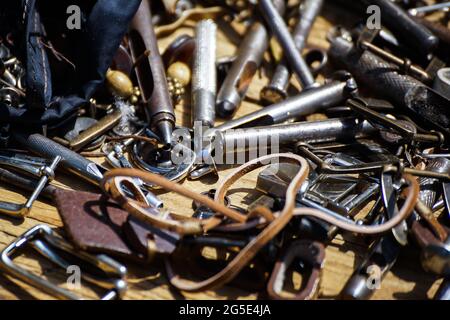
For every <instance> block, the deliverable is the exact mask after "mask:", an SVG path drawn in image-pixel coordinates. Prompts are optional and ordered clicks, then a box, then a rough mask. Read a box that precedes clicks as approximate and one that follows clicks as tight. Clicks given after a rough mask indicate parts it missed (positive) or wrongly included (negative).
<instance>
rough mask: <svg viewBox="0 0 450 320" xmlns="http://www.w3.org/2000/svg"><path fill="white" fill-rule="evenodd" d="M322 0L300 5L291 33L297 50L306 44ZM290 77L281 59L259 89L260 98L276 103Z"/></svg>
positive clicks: (308, 0) (286, 64) (284, 90)
mask: <svg viewBox="0 0 450 320" xmlns="http://www.w3.org/2000/svg"><path fill="white" fill-rule="evenodd" d="M322 5H323V0H305V1H303V2H302V3H301V5H300V20H299V22H298V24H297V26H296V27H295V29H294V32H293V33H292V37H293V39H294V43H295V46H296V47H297V50H298V52H300V53H301V52H302V51H303V49H304V48H305V46H306V40H307V38H308V35H309V33H310V31H311V28H312V26H313V24H314V21H315V20H316V17H317V16H318V15H319V13H320V11H321V9H322ZM290 78H291V72H290V70H289V67H288V62H287V61H286V59H283V60H282V61H281V62H280V63H279V64H278V66H277V68H276V69H275V73H274V75H273V77H272V80H271V81H270V83H269V84H268V85H267V86H265V87H264V88H263V89H262V90H261V99H263V100H265V101H268V102H271V103H276V102H279V101H281V100H284V99H285V98H286V97H287V92H286V90H287V87H288V85H289V80H290Z"/></svg>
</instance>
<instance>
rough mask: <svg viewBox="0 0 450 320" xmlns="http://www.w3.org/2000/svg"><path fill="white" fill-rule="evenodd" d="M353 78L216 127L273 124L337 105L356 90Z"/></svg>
mask: <svg viewBox="0 0 450 320" xmlns="http://www.w3.org/2000/svg"><path fill="white" fill-rule="evenodd" d="M355 87H356V84H355V82H354V80H353V79H349V80H347V81H332V82H330V83H328V84H325V85H323V86H321V87H318V88H313V89H310V90H308V91H303V92H302V93H300V94H299V95H297V96H294V97H291V98H288V99H286V100H284V101H281V102H279V103H276V104H273V105H270V106H268V107H265V108H263V109H261V110H258V111H256V112H253V113H250V114H248V115H246V116H243V117H241V118H238V119H235V120H231V121H228V122H225V123H224V124H222V125H220V126H217V127H216V128H215V129H216V130H219V131H225V130H228V129H234V128H239V127H241V128H242V127H254V126H263V125H272V124H277V123H282V122H284V121H287V120H290V119H295V118H297V117H300V116H305V115H309V114H313V113H315V112H317V111H320V110H322V109H324V108H327V107H331V106H335V105H337V104H339V103H341V102H343V101H344V100H345V99H346V98H348V97H349V94H350V92H351V90H355V89H356V88H355Z"/></svg>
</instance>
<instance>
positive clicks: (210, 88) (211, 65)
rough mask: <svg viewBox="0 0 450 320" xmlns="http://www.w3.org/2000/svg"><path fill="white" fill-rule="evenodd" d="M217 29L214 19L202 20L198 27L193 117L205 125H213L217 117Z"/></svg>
mask: <svg viewBox="0 0 450 320" xmlns="http://www.w3.org/2000/svg"><path fill="white" fill-rule="evenodd" d="M216 30H217V26H216V24H215V23H214V21H212V20H202V21H200V22H199V23H198V24H197V28H196V31H195V32H196V44H195V51H194V63H193V68H192V71H193V73H192V117H193V119H192V120H193V122H194V123H195V122H197V121H200V122H201V123H202V125H203V126H206V127H212V126H214V121H215V117H216V112H215V108H216V106H215V99H216V90H217V74H216Z"/></svg>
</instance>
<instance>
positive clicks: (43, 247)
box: [0, 224, 127, 300]
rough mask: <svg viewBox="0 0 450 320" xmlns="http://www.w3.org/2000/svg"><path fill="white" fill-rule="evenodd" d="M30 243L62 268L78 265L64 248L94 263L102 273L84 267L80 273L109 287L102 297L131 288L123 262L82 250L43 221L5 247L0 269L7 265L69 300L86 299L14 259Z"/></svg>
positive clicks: (115, 295) (24, 278)
mask: <svg viewBox="0 0 450 320" xmlns="http://www.w3.org/2000/svg"><path fill="white" fill-rule="evenodd" d="M27 245H30V246H31V247H32V248H33V249H34V250H36V251H37V252H38V253H40V254H41V255H42V256H44V257H45V258H47V259H49V260H50V261H51V262H53V263H54V264H56V265H58V266H60V267H61V268H64V269H67V268H68V267H69V266H71V265H74V263H70V262H69V261H67V260H66V259H65V258H63V257H62V256H60V255H59V254H58V252H64V253H65V254H68V255H70V256H72V257H74V258H76V261H78V262H83V263H84V264H89V265H90V266H91V267H94V268H96V269H97V270H98V271H100V272H101V273H102V276H100V275H97V274H89V273H88V272H87V271H86V270H84V269H83V270H82V272H81V274H80V276H81V278H82V279H84V280H85V281H87V282H89V283H91V284H94V285H96V286H99V287H101V288H104V289H108V290H109V291H108V292H107V293H106V294H105V295H104V296H102V297H101V299H102V300H112V299H118V298H121V297H122V296H123V294H124V293H125V291H126V289H127V283H126V281H125V279H126V275H127V269H126V268H125V267H124V266H123V265H121V264H119V263H118V262H116V261H114V260H113V259H111V258H109V257H107V256H105V255H98V256H94V255H91V254H88V253H85V252H82V251H79V250H78V249H76V248H74V247H73V246H72V245H71V244H69V243H68V242H67V241H65V240H64V239H63V238H61V237H60V236H58V235H57V233H56V232H55V231H54V230H53V229H52V228H50V227H49V226H47V225H43V224H41V225H37V226H35V227H33V228H31V229H30V230H28V231H27V232H25V233H24V234H23V235H21V236H20V237H18V238H17V239H16V240H15V241H13V242H12V243H11V244H10V245H8V246H7V247H6V248H5V249H4V250H3V251H2V253H1V261H0V269H3V270H4V271H5V272H6V273H8V274H10V275H12V276H14V277H16V278H18V279H20V280H22V281H23V282H25V283H27V284H29V285H31V286H33V287H35V288H37V289H40V290H42V291H44V292H46V293H48V294H50V295H52V296H54V297H56V298H59V299H69V300H81V299H83V298H82V297H79V296H77V295H76V294H74V293H72V292H71V291H69V290H66V289H64V288H60V287H58V286H56V285H55V284H52V283H50V282H49V281H48V280H45V279H43V278H42V277H39V276H37V275H35V274H33V273H31V272H29V271H27V270H25V269H23V268H21V267H20V266H19V265H17V264H15V263H14V262H13V260H12V259H13V257H14V256H16V255H17V254H18V253H19V251H21V250H22V249H24V248H25V247H26V246H27Z"/></svg>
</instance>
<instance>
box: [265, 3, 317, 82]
mask: <svg viewBox="0 0 450 320" xmlns="http://www.w3.org/2000/svg"><path fill="white" fill-rule="evenodd" d="M259 8H260V11H261V12H262V15H263V17H264V19H265V21H266V23H267V24H268V25H269V27H270V29H271V30H272V32H273V34H274V35H275V36H276V38H277V40H278V41H279V43H280V45H281V46H282V48H283V54H284V56H285V58H286V60H287V61H288V62H289V65H290V67H291V68H292V70H293V71H294V73H295V74H296V75H297V77H298V80H299V81H300V83H301V85H302V87H303V88H304V89H309V88H311V87H313V86H317V84H316V83H315V80H314V76H313V75H312V73H311V71H310V70H309V67H308V64H307V63H306V62H305V60H304V59H303V57H302V55H301V53H300V52H299V50H298V47H297V46H296V43H295V41H294V40H293V39H292V36H291V33H290V32H289V29H288V27H287V26H286V23H285V22H284V20H283V17H282V16H281V15H280V13H279V12H278V11H277V10H276V8H275V6H274V5H273V3H272V0H260V1H259Z"/></svg>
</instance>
